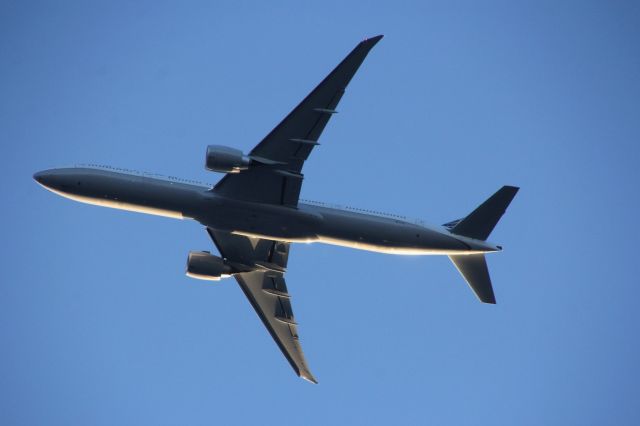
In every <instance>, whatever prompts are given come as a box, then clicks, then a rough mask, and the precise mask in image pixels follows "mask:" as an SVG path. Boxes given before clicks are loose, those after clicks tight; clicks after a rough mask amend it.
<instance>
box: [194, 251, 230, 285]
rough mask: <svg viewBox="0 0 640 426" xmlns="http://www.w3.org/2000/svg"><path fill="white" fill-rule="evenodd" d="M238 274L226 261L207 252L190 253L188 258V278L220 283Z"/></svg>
mask: <svg viewBox="0 0 640 426" xmlns="http://www.w3.org/2000/svg"><path fill="white" fill-rule="evenodd" d="M234 272H236V271H235V270H234V268H232V267H231V266H230V265H228V264H227V262H225V260H224V259H221V258H219V257H218V256H214V255H212V254H211V253H209V252H206V251H190V252H189V257H188V258H187V270H186V274H187V276H188V277H191V278H196V279H198V280H209V281H219V280H220V278H223V277H225V276H227V277H228V276H231V275H233V274H234Z"/></svg>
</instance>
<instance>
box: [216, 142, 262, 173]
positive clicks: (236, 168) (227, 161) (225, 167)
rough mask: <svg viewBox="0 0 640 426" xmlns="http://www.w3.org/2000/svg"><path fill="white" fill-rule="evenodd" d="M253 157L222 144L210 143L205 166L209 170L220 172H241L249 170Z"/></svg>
mask: <svg viewBox="0 0 640 426" xmlns="http://www.w3.org/2000/svg"><path fill="white" fill-rule="evenodd" d="M250 163H251V158H249V157H248V156H246V155H244V154H243V153H242V151H240V150H239V149H235V148H230V147H228V146H222V145H209V146H208V147H207V159H206V163H205V167H206V169H207V170H211V171H213V172H219V173H240V172H241V171H242V170H247V169H248V168H249V164H250Z"/></svg>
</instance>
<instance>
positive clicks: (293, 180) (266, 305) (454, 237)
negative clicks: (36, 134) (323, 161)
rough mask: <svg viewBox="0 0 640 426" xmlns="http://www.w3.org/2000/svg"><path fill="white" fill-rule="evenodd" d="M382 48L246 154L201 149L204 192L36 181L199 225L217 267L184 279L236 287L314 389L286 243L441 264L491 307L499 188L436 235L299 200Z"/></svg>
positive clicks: (46, 176)
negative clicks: (354, 87)
mask: <svg viewBox="0 0 640 426" xmlns="http://www.w3.org/2000/svg"><path fill="white" fill-rule="evenodd" d="M381 38H382V35H379V36H377V37H373V38H369V39H365V40H364V41H362V42H361V43H359V44H358V45H357V46H356V47H355V48H354V49H353V51H351V53H349V54H348V55H347V57H346V58H345V59H344V60H343V61H342V62H340V64H339V65H338V66H337V67H336V68H335V69H334V70H333V71H332V72H331V73H330V74H329V75H328V76H327V77H326V78H325V79H324V80H322V82H321V83H320V84H319V85H318V86H317V87H316V88H315V89H313V90H312V91H311V93H309V94H308V95H307V97H306V98H304V99H303V100H302V102H300V104H299V105H298V106H296V107H295V108H294V109H293V111H291V112H290V113H289V115H287V116H286V117H285V118H284V120H282V122H281V123H280V124H278V125H277V126H276V127H275V128H274V129H273V130H272V131H271V133H269V134H268V135H267V136H266V137H265V138H264V139H263V140H262V141H261V142H260V143H259V144H258V145H256V146H255V148H253V149H252V150H251V152H249V153H248V154H245V153H243V152H242V151H240V150H238V149H236V148H231V147H227V146H219V145H210V146H208V147H207V151H206V159H205V166H206V169H207V170H211V171H214V172H218V173H224V174H225V176H224V177H223V178H222V179H221V180H220V181H219V182H218V183H217V184H216V185H215V186H213V187H209V186H205V185H202V184H197V183H196V182H193V181H186V180H181V179H175V178H172V179H160V178H158V177H157V176H156V175H148V174H143V173H134V172H131V171H126V170H122V169H113V168H109V167H102V166H95V165H90V166H82V167H74V168H61V169H51V170H45V171H41V172H38V173H36V174H35V175H34V176H33V177H34V179H35V180H36V181H37V182H38V183H39V184H40V185H42V186H44V187H45V188H46V189H48V190H50V191H52V192H54V193H56V194H58V195H61V196H63V197H67V198H70V199H72V200H76V201H80V202H83V203H88V204H95V205H99V206H104V207H112V208H116V209H123V210H130V211H136V212H143V213H149V214H154V215H160V216H167V217H172V218H177V219H194V220H196V221H198V222H199V223H201V224H202V225H204V226H205V227H206V231H207V232H208V233H209V236H210V237H211V239H212V240H213V243H214V244H215V246H216V247H217V249H218V252H219V253H220V256H216V255H213V254H211V253H209V252H208V251H192V252H190V253H189V256H188V258H187V265H186V274H187V275H188V276H190V277H193V278H198V279H204V280H219V279H220V278H224V277H230V276H233V277H234V278H235V279H236V280H237V281H238V284H239V285H240V288H241V289H242V291H243V292H244V294H245V296H246V297H247V299H249V302H250V303H251V305H252V306H253V308H254V309H255V311H256V312H257V314H258V316H259V317H260V319H261V320H262V322H263V323H264V325H265V327H266V328H267V330H269V333H271V336H272V337H273V339H274V340H275V342H276V343H277V345H278V347H279V348H280V350H281V351H282V353H283V354H284V356H285V357H286V358H287V360H288V361H289V363H290V364H291V366H292V367H293V369H294V370H295V372H296V373H297V374H298V376H300V377H302V378H304V379H306V380H308V381H310V382H313V383H317V381H316V379H315V378H314V377H313V375H312V374H311V371H310V370H309V367H308V366H307V362H306V360H305V357H304V354H303V352H302V348H301V345H300V340H299V337H298V323H297V322H296V319H295V318H294V316H293V311H292V308H291V295H290V294H289V291H288V290H287V285H286V283H285V279H284V276H285V273H286V268H287V259H288V257H289V250H290V247H291V244H292V243H314V242H317V243H325V244H334V245H338V246H344V247H350V248H354V249H359V250H368V251H373V252H379V253H389V254H402V255H435V254H439V255H446V256H449V258H450V259H451V261H452V262H453V264H454V265H455V267H456V268H457V269H458V271H460V273H461V274H462V276H463V277H464V279H465V280H466V281H467V283H468V284H469V286H470V287H471V290H473V291H474V292H475V294H476V296H477V297H478V299H479V300H480V301H481V302H484V303H495V297H494V294H493V289H492V286H491V280H490V278H489V273H488V270H487V264H486V262H485V253H491V252H495V251H500V250H502V248H501V247H500V246H498V245H495V244H493V243H490V242H488V241H487V237H488V236H489V234H490V233H491V231H492V230H493V228H494V226H495V225H496V223H497V222H498V220H499V219H500V217H501V216H502V215H503V213H504V212H505V210H506V208H507V206H508V205H509V203H510V202H511V200H512V199H513V197H514V196H515V195H516V192H517V191H518V188H516V187H513V186H503V187H502V188H501V189H499V190H498V191H497V192H496V193H495V194H493V195H492V196H491V197H489V199H487V200H486V201H485V202H484V203H482V204H481V205H480V206H479V207H478V208H476V209H475V210H474V211H473V212H471V213H470V214H469V215H468V216H466V217H464V218H462V219H458V220H454V221H452V222H449V223H446V224H444V225H442V226H427V225H424V224H423V223H421V222H418V223H416V222H414V221H411V220H408V219H406V218H404V217H402V216H396V215H384V214H373V213H370V212H364V211H358V210H354V209H340V208H335V207H333V206H331V207H330V206H328V205H322V204H318V203H309V202H303V201H302V200H300V199H299V196H300V188H301V186H302V181H303V179H304V175H303V174H302V167H303V165H304V162H305V161H306V160H307V158H309V155H310V154H311V152H312V151H313V149H314V148H315V147H316V146H318V145H319V142H318V140H319V139H320V135H321V134H322V131H323V129H324V128H325V126H326V125H327V123H328V122H329V119H330V118H331V117H332V116H333V115H334V114H335V113H336V107H337V106H338V102H339V101H340V99H341V98H342V95H343V94H344V91H345V88H346V87H347V84H348V83H349V81H351V78H352V77H353V76H354V74H355V73H356V71H357V70H358V68H359V67H360V65H361V64H362V62H363V61H364V59H365V57H366V56H367V54H368V53H369V51H370V50H371V48H372V47H373V46H374V45H375V44H376V43H377V42H378V41H380V39H381Z"/></svg>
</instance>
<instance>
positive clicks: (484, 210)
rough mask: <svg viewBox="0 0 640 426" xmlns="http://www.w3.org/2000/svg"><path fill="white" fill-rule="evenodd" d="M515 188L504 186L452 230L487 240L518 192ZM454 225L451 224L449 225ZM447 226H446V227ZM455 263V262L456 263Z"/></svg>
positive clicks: (455, 232) (459, 233) (454, 232)
mask: <svg viewBox="0 0 640 426" xmlns="http://www.w3.org/2000/svg"><path fill="white" fill-rule="evenodd" d="M518 189H519V188H517V187H515V186H503V187H502V188H500V189H499V190H498V192H496V193H495V194H493V195H492V196H491V197H489V199H487V201H485V202H484V203H482V204H480V207H478V208H477V209H475V210H474V211H472V212H471V214H469V216H467V217H465V218H464V219H462V220H461V221H460V222H458V223H457V224H455V226H453V227H452V228H451V232H452V233H453V234H458V235H462V236H465V237H469V238H475V239H477V240H486V239H487V237H488V236H489V234H491V231H493V228H495V226H496V224H497V223H498V221H499V220H500V218H501V217H502V215H503V214H504V212H505V211H506V210H507V207H508V206H509V204H510V203H511V200H513V197H515V196H516V193H517V192H518ZM450 224H452V222H450V223H449V224H447V225H450ZM445 226H446V225H445ZM454 263H455V262H454Z"/></svg>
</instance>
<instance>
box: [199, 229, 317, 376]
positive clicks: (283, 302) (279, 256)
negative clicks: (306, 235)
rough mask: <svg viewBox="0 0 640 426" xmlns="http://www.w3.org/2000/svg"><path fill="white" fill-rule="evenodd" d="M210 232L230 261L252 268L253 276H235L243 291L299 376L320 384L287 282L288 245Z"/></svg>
mask: <svg viewBox="0 0 640 426" xmlns="http://www.w3.org/2000/svg"><path fill="white" fill-rule="evenodd" d="M207 232H208V233H209V235H210V236H211V239H212V240H213V242H214V243H215V244H216V246H217V248H218V250H219V251H220V254H221V255H222V257H224V258H225V259H226V260H227V261H229V262H232V263H234V262H235V263H238V264H242V265H245V266H250V267H253V269H254V270H252V271H250V272H243V273H240V274H235V275H234V277H235V278H236V280H237V281H238V284H239V285H240V288H241V289H242V291H243V292H244V294H245V296H246V297H247V299H248V300H249V302H250V303H251V306H253V308H254V309H255V311H256V313H257V314H258V317H260V319H261V320H262V323H263V324H264V326H265V327H266V328H267V330H268V331H269V333H270V334H271V337H273V340H274V341H275V342H276V344H277V345H278V347H279V348H280V350H281V351H282V353H283V354H284V356H285V357H286V358H287V360H288V361H289V363H290V364H291V367H293V369H294V370H295V372H296V374H298V376H300V377H302V378H303V379H306V380H308V381H310V382H312V383H317V381H316V379H315V378H314V377H313V375H312V374H311V371H309V367H308V366H307V362H306V359H305V357H304V353H303V352H302V347H301V346H300V340H299V338H298V326H297V323H296V321H295V317H294V316H293V310H292V309H291V296H290V295H289V292H288V290H287V284H286V282H285V280H284V273H285V270H286V266H287V260H288V257H289V244H287V243H283V242H279V241H272V240H265V239H259V238H248V237H244V236H239V235H233V234H229V233H226V232H219V231H214V230H212V229H209V228H208V229H207Z"/></svg>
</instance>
